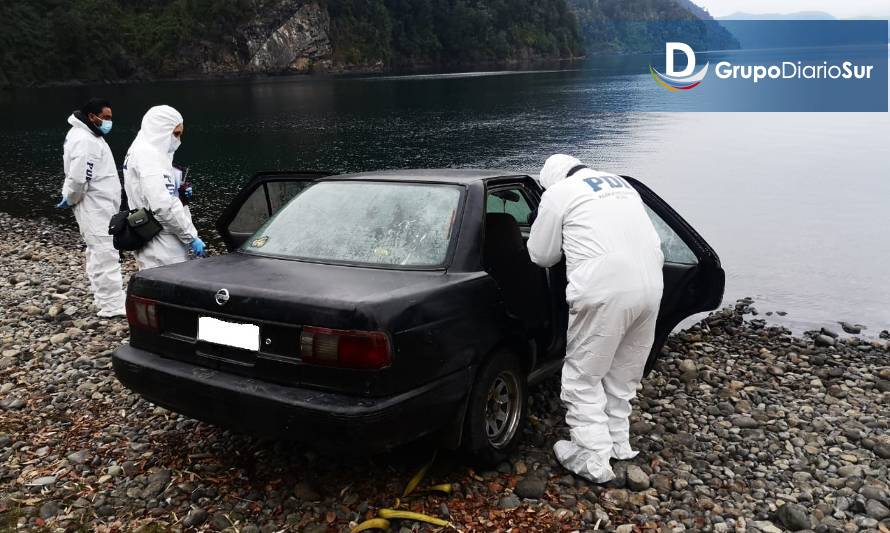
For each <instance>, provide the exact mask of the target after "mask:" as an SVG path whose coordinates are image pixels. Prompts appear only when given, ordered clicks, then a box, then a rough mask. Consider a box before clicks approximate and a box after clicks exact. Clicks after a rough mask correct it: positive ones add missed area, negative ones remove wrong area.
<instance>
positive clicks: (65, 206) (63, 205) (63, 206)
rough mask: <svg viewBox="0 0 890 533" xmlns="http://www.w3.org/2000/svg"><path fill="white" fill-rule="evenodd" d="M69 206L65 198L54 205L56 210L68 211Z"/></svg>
mask: <svg viewBox="0 0 890 533" xmlns="http://www.w3.org/2000/svg"><path fill="white" fill-rule="evenodd" d="M69 207H71V205H69V204H68V199H67V198H62V201H61V202H59V203H58V204H56V208H58V209H68V208H69Z"/></svg>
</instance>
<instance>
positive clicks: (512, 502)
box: [498, 494, 522, 509]
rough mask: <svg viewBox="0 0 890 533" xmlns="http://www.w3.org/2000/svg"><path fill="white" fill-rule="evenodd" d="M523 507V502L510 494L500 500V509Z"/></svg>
mask: <svg viewBox="0 0 890 533" xmlns="http://www.w3.org/2000/svg"><path fill="white" fill-rule="evenodd" d="M520 505H522V501H521V500H520V499H519V497H518V496H516V495H515V494H508V495H506V496H503V497H502V498H501V499H500V500H498V509H515V508H517V507H519V506H520Z"/></svg>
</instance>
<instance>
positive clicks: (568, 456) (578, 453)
mask: <svg viewBox="0 0 890 533" xmlns="http://www.w3.org/2000/svg"><path fill="white" fill-rule="evenodd" d="M553 453H554V454H556V460H557V461H559V464H561V465H562V466H563V467H565V468H566V470H569V471H571V472H574V473H575V474H577V475H579V476H581V477H583V478H584V479H586V480H588V481H592V482H594V483H607V482H609V481H612V480H613V479H615V473H614V472H613V471H612V467H611V466H610V465H609V459H608V457H606V458H605V460H604V459H603V458H602V457H600V455H599V454H597V453H596V452H594V451H593V450H588V449H585V448H581V447H580V446H578V445H576V444H575V443H573V442H571V441H567V440H561V441H559V442H557V443H556V444H554V445H553ZM607 453H608V452H607Z"/></svg>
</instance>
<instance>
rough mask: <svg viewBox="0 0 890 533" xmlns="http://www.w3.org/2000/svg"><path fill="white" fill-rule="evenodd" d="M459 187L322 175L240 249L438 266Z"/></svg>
mask: <svg viewBox="0 0 890 533" xmlns="http://www.w3.org/2000/svg"><path fill="white" fill-rule="evenodd" d="M459 201H460V189H459V188H458V187H456V186H452V185H428V184H413V183H387V182H362V181H329V182H320V183H317V184H315V185H312V186H311V187H309V188H307V189H306V190H304V191H303V192H302V193H300V194H299V195H297V196H296V197H295V198H294V199H293V200H291V201H290V203H288V204H287V205H286V206H284V207H283V208H282V209H281V210H280V211H279V212H278V213H276V214H275V215H274V216H273V217H272V218H271V219H269V221H268V222H266V224H264V225H263V227H261V228H260V229H259V230H258V231H257V232H256V233H255V234H254V235H253V237H251V238H250V239H248V240H247V242H245V243H244V246H242V250H244V251H247V252H255V253H261V254H269V255H275V256H283V257H291V258H294V259H308V260H315V261H332V262H346V263H363V264H372V265H388V266H407V267H435V266H439V265H442V264H443V263H444V262H445V256H446V254H447V253H448V244H449V242H450V241H451V233H452V227H453V226H454V221H455V217H456V213H457V208H458V204H459Z"/></svg>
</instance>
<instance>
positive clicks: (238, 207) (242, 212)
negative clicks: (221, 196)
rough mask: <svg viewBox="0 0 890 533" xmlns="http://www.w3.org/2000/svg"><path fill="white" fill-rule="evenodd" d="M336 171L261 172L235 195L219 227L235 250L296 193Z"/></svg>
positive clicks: (223, 237) (229, 247) (220, 219)
mask: <svg viewBox="0 0 890 533" xmlns="http://www.w3.org/2000/svg"><path fill="white" fill-rule="evenodd" d="M333 175H334V174H333V173H332V172H319V171H298V172H261V173H259V174H256V175H255V176H254V177H253V178H251V180H250V181H249V182H248V183H247V185H245V186H244V188H242V189H241V190H240V191H239V192H238V195H237V196H235V199H234V200H232V202H231V203H230V204H229V205H228V206H227V207H226V208H225V210H223V212H222V215H220V217H219V218H218V219H217V220H216V231H218V232H219V235H220V237H222V240H223V241H224V242H225V243H226V248H228V250H229V251H230V252H231V251H232V250H235V249H237V248H238V247H239V246H241V245H242V244H244V241H246V240H247V239H248V238H249V237H250V236H251V235H253V234H254V233H255V232H256V231H257V230H258V229H260V227H261V226H262V225H263V224H265V223H266V221H267V220H269V218H270V217H271V216H272V215H273V214H275V213H277V212H278V210H279V209H281V208H282V207H283V206H284V205H285V204H287V203H288V202H289V201H290V200H291V199H292V198H293V197H294V196H296V195H297V194H299V193H300V192H302V191H303V189H305V188H306V187H308V186H309V185H310V184H312V182H314V181H315V180H318V179H321V178H325V177H327V176H333Z"/></svg>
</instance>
